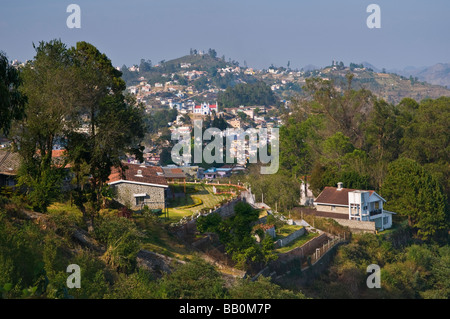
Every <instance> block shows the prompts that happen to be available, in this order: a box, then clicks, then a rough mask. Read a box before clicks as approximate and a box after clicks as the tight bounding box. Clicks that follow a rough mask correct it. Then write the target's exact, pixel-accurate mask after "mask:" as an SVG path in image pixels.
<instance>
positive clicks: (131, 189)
mask: <svg viewBox="0 0 450 319" xmlns="http://www.w3.org/2000/svg"><path fill="white" fill-rule="evenodd" d="M164 190H165V188H164V187H157V186H149V185H138V184H131V183H126V182H123V183H118V184H115V185H114V191H115V193H116V199H117V201H118V202H119V203H121V204H123V205H125V206H129V207H130V208H131V209H140V208H141V207H140V206H136V199H135V197H134V194H143V193H146V194H147V196H146V198H145V205H147V206H148V207H149V208H150V209H157V208H164V201H165V197H164Z"/></svg>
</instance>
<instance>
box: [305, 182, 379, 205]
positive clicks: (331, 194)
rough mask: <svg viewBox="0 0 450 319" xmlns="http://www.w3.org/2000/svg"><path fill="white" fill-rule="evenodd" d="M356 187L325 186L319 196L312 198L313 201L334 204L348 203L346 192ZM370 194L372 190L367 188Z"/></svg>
mask: <svg viewBox="0 0 450 319" xmlns="http://www.w3.org/2000/svg"><path fill="white" fill-rule="evenodd" d="M356 190H357V189H351V188H341V189H340V190H338V188H337V187H328V186H327V187H325V188H324V190H323V191H322V192H321V193H320V194H319V196H318V197H317V198H316V199H315V200H314V202H315V203H324V204H334V205H348V193H349V192H353V191H356ZM367 192H369V193H370V195H372V194H373V192H374V191H372V190H368V191H367Z"/></svg>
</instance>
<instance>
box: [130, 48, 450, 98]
mask: <svg viewBox="0 0 450 319" xmlns="http://www.w3.org/2000/svg"><path fill="white" fill-rule="evenodd" d="M357 65H358V66H357V67H355V64H353V67H352V68H350V67H346V66H344V65H339V66H337V65H335V66H329V67H323V68H322V67H317V66H314V65H306V66H304V67H303V68H302V71H303V72H298V71H294V72H291V70H286V69H284V70H277V72H275V73H274V74H270V73H268V72H256V73H255V72H253V71H251V72H250V73H247V72H244V70H245V69H246V68H242V67H240V68H237V67H238V66H239V63H238V62H236V61H231V60H229V61H226V60H225V59H224V58H219V57H217V56H216V52H215V51H214V50H211V49H210V51H209V52H208V53H197V52H195V53H191V54H189V55H186V56H182V57H180V58H176V59H173V60H169V61H161V62H159V63H158V64H156V65H147V66H146V67H145V68H143V67H141V68H140V69H139V71H131V70H129V68H127V67H125V66H123V67H122V73H123V76H122V77H123V79H124V80H125V81H126V83H127V86H130V85H136V84H139V82H141V81H146V82H148V83H149V84H151V85H152V86H153V85H155V84H156V83H162V84H163V83H167V82H169V81H174V82H175V83H177V84H178V85H181V86H192V87H194V88H195V89H196V90H197V91H198V92H201V91H206V90H208V89H209V88H211V87H213V88H217V89H219V90H225V89H227V88H228V87H230V86H231V87H233V86H235V85H236V84H239V83H256V82H259V81H263V82H265V83H266V84H267V85H269V86H270V87H272V90H273V91H274V93H275V95H276V96H277V97H278V98H279V99H280V100H288V99H289V98H290V97H292V96H294V95H296V94H299V93H300V94H301V92H302V86H303V85H304V84H305V78H308V77H313V76H319V77H322V78H326V79H331V80H333V81H334V82H335V84H337V85H338V86H339V85H342V86H345V85H346V83H347V80H346V78H345V75H346V74H347V73H348V72H352V73H353V74H354V79H353V87H354V88H355V89H359V88H366V89H368V90H370V91H372V92H373V93H374V94H375V95H377V96H379V97H380V98H383V99H384V100H386V101H387V102H390V103H395V104H396V103H398V102H400V101H401V100H402V99H403V98H405V97H410V98H413V99H415V100H417V101H421V100H423V99H425V98H438V97H440V96H450V90H449V89H447V88H446V86H447V87H450V64H449V63H447V64H445V63H438V64H436V65H434V66H431V67H420V68H417V67H408V68H405V69H403V70H389V71H385V69H382V70H380V69H379V68H378V67H376V66H374V65H372V64H371V63H369V62H362V63H359V64H357ZM362 67H363V68H362ZM221 69H227V70H225V71H221ZM189 71H201V72H200V73H198V72H197V73H196V74H201V76H194V77H193V78H192V79H191V78H190V77H189ZM186 72H187V73H186Z"/></svg>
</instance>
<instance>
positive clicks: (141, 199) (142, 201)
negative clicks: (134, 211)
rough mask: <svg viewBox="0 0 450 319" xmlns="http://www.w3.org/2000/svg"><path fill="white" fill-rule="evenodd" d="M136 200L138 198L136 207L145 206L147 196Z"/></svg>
mask: <svg viewBox="0 0 450 319" xmlns="http://www.w3.org/2000/svg"><path fill="white" fill-rule="evenodd" d="M135 198H136V206H140V205H142V204H144V201H145V196H139V197H135Z"/></svg>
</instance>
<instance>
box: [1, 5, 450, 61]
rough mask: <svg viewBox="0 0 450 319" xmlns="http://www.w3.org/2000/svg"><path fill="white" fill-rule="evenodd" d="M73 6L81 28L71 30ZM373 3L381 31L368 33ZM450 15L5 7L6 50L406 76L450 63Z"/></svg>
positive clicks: (401, 9)
mask: <svg viewBox="0 0 450 319" xmlns="http://www.w3.org/2000/svg"><path fill="white" fill-rule="evenodd" d="M71 3H75V4H78V5H79V6H80V8H81V28H80V29H69V28H68V27H67V26H66V19H67V17H68V16H69V15H70V13H67V12H66V8H67V6H68V5H69V4H71ZM371 3H375V4H378V5H379V6H380V8H381V29H369V28H368V27H367V25H366V19H367V17H368V16H369V15H370V13H367V12H366V8H367V6H368V5H369V4H371ZM449 17H450V1H449V0H429V1H424V0H420V1H419V0H370V1H365V0H339V1H337V0H314V1H313V0H271V1H266V0H222V1H217V0H127V1H125V0H120V1H119V0H97V1H94V0H89V1H87V0H85V1H84V0H71V1H64V0H39V1H36V0H28V1H25V0H14V1H13V0H9V1H6V0H0V50H3V51H5V52H6V53H7V55H8V57H9V58H10V59H19V60H21V61H24V60H26V59H31V58H32V57H33V56H34V49H33V47H32V43H33V42H34V43H38V42H39V41H42V40H44V41H49V40H51V39H54V38H60V39H61V40H62V41H63V42H65V43H66V44H68V45H74V44H75V43H76V42H77V41H80V40H84V41H87V42H90V43H92V44H94V45H95V46H96V47H97V48H98V49H99V50H100V51H102V52H104V53H106V55H107V56H108V57H109V58H110V59H111V60H112V62H113V64H114V65H115V66H122V65H123V64H126V65H128V66H130V65H132V64H138V63H139V61H140V59H141V58H145V59H151V60H152V61H153V63H157V62H159V61H160V60H162V59H165V60H170V59H172V58H176V57H179V56H182V55H185V54H188V53H189V50H190V48H196V49H200V50H207V49H208V48H214V49H216V51H217V53H218V55H219V56H222V55H225V57H226V59H227V60H228V58H231V59H233V60H237V61H239V62H240V63H241V64H243V62H244V61H246V62H247V64H248V66H252V67H256V68H267V67H268V66H270V65H271V64H274V65H275V66H286V64H287V62H288V61H290V62H291V67H298V68H301V67H303V66H305V65H307V64H314V65H317V66H325V65H329V64H330V63H331V61H332V60H338V61H344V63H345V64H348V63H350V62H357V63H359V62H363V61H367V62H370V63H372V64H373V65H375V66H376V67H378V68H383V67H385V68H388V69H389V68H403V67H406V66H429V65H433V64H435V63H438V62H444V63H448V62H450V18H449Z"/></svg>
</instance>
